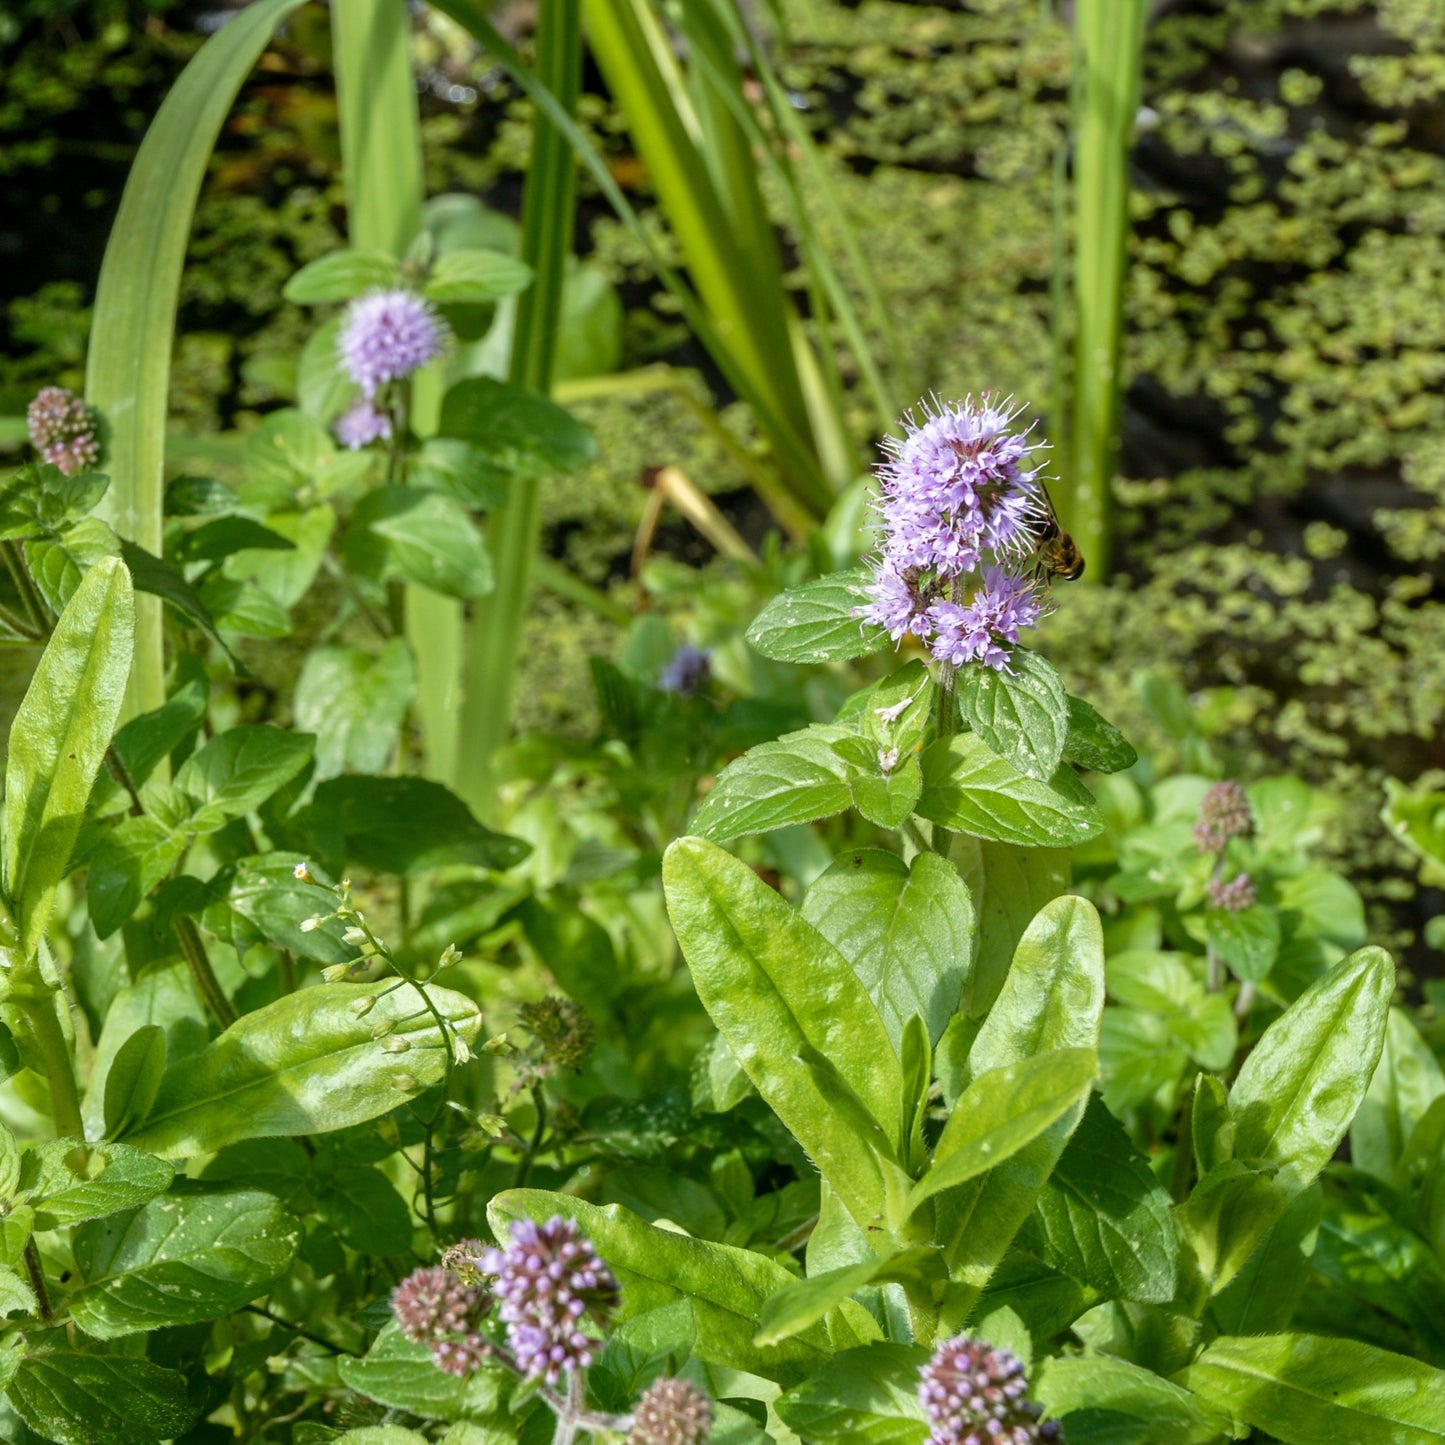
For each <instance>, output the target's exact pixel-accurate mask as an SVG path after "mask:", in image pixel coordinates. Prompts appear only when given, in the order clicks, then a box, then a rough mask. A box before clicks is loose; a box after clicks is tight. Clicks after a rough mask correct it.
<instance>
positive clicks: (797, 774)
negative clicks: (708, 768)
mask: <svg viewBox="0 0 1445 1445" xmlns="http://www.w3.org/2000/svg"><path fill="white" fill-rule="evenodd" d="M851 737H853V734H852V733H851V732H850V731H849V730H848V729H847V728H843V727H839V726H837V725H823V724H814V725H813V726H812V727H808V728H804V729H802V731H800V732H795V733H786V734H784V736H782V737H780V738H779V739H778V740H777V741H776V742H771V743H762V744H760V745H759V746H758V747H755V748H750V749H749V750H748V751H747V752H746V753H744V754H743V756H742V757H740V758H738V759H736V760H735V761H733V762H731V763H729V764H728V765H727V767H725V768H724V769H723V770H722V772H721V773H719V774H718V778H717V782H716V783H715V784H714V785H713V788H712V791H711V792H710V793H708V795H707V797H706V798H705V799H704V800H703V804H702V807H700V808H699V809H698V810H697V816H696V817H695V818H694V819H693V822H692V826H693V829H694V830H695V831H696V833H697V834H698V836H699V837H703V838H736V837H737V836H738V835H739V834H742V833H763V832H766V831H767V830H768V829H770V828H783V827H786V826H787V825H788V824H790V823H811V822H813V821H815V820H816V819H818V818H828V817H831V816H832V815H833V814H834V813H841V812H844V811H845V810H846V809H848V808H850V807H851V806H852V805H853V792H852V787H851V783H852V780H853V777H854V776H855V773H856V769H854V768H853V767H852V765H851V764H849V763H848V762H846V761H845V760H844V759H843V758H842V757H840V756H839V754H838V753H837V752H836V751H835V749H834V747H833V744H834V743H837V742H841V741H843V740H844V739H846V738H851Z"/></svg>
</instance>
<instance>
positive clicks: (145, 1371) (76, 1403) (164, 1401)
mask: <svg viewBox="0 0 1445 1445" xmlns="http://www.w3.org/2000/svg"><path fill="white" fill-rule="evenodd" d="M6 1398H7V1399H8V1400H9V1402H10V1403H11V1404H12V1405H13V1406H14V1407H15V1411H16V1413H17V1414H18V1415H19V1416H20V1418H21V1419H22V1420H24V1421H25V1423H26V1424H27V1425H29V1426H30V1428H31V1429H32V1430H34V1431H35V1433H36V1434H37V1435H40V1436H42V1437H43V1438H44V1439H46V1440H52V1441H55V1442H57V1445H143V1442H146V1441H153V1440H170V1439H173V1438H174V1437H176V1436H180V1435H183V1434H185V1432H186V1431H187V1430H189V1429H190V1428H191V1426H192V1425H193V1424H194V1423H195V1420H196V1417H197V1416H198V1415H199V1414H200V1408H199V1402H196V1401H193V1400H192V1399H191V1396H190V1393H189V1390H188V1388H187V1385H186V1377H185V1376H184V1375H182V1374H179V1373H177V1372H176V1371H175V1370H166V1369H162V1368H161V1366H160V1365H153V1364H151V1362H150V1361H149V1360H136V1359H129V1358H126V1357H125V1356H122V1355H97V1354H93V1353H82V1352H81V1351H79V1350H43V1349H42V1350H35V1351H34V1352H33V1353H31V1354H29V1355H27V1356H26V1357H25V1359H24V1360H22V1361H21V1362H20V1367H19V1368H18V1369H17V1370H16V1371H15V1375H14V1377H13V1378H12V1379H11V1381H10V1385H9V1388H8V1390H7V1391H6Z"/></svg>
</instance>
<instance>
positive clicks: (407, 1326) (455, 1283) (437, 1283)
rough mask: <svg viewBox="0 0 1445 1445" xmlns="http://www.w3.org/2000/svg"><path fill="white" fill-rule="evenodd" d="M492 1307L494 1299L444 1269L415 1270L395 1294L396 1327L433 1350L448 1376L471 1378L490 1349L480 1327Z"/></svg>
mask: <svg viewBox="0 0 1445 1445" xmlns="http://www.w3.org/2000/svg"><path fill="white" fill-rule="evenodd" d="M491 1307H492V1298H491V1295H490V1293H489V1292H488V1291H487V1290H486V1289H485V1288H484V1287H483V1286H482V1285H481V1284H479V1283H477V1282H476V1281H475V1280H469V1279H467V1278H464V1277H463V1275H462V1274H460V1273H458V1272H457V1271H456V1270H454V1269H451V1268H448V1267H447V1265H446V1264H445V1263H443V1264H439V1265H428V1266H425V1267H424V1268H422V1269H417V1270H413V1271H412V1272H411V1273H410V1274H409V1275H407V1277H406V1278H405V1279H404V1280H402V1282H401V1283H400V1284H399V1285H397V1287H396V1288H395V1289H394V1290H393V1291H392V1292H391V1314H392V1318H393V1319H394V1320H395V1321H396V1327H397V1329H399V1330H400V1331H401V1333H402V1334H403V1335H405V1336H406V1338H407V1339H409V1340H410V1341H411V1342H412V1343H413V1344H414V1345H430V1346H431V1357H432V1361H433V1363H434V1364H435V1365H436V1366H437V1368H438V1369H440V1370H445V1371H446V1372H447V1373H448V1374H449V1375H461V1376H466V1375H470V1374H471V1373H472V1371H474V1370H475V1369H476V1368H477V1367H478V1365H480V1364H481V1362H482V1361H483V1360H484V1359H485V1358H486V1356H487V1353H488V1351H489V1349H490V1346H489V1345H488V1343H487V1341H486V1339H485V1338H484V1337H483V1336H482V1335H481V1333H480V1332H479V1331H478V1329H477V1326H478V1325H479V1324H480V1323H481V1322H482V1320H483V1319H484V1318H485V1317H486V1315H487V1313H488V1311H489V1310H490V1309H491Z"/></svg>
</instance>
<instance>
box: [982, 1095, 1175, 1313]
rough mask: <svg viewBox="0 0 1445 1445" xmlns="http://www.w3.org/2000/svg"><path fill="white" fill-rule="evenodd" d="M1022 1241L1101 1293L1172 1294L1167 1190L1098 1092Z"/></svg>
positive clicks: (1166, 1297) (1146, 1298)
mask: <svg viewBox="0 0 1445 1445" xmlns="http://www.w3.org/2000/svg"><path fill="white" fill-rule="evenodd" d="M985 1077H986V1076H985ZM964 1097H965V1099H966V1098H967V1095H965V1096H964ZM960 1102H962V1101H960ZM1023 1243H1024V1245H1025V1247H1026V1248H1030V1249H1031V1250H1032V1252H1033V1253H1034V1254H1037V1255H1038V1256H1039V1257H1040V1258H1041V1259H1043V1260H1044V1261H1045V1263H1048V1264H1052V1265H1053V1266H1054V1267H1055V1268H1056V1269H1058V1270H1060V1271H1062V1272H1063V1273H1064V1274H1067V1275H1069V1276H1071V1277H1072V1278H1074V1279H1077V1280H1079V1281H1080V1282H1081V1283H1083V1284H1087V1285H1089V1286H1090V1287H1091V1288H1093V1289H1095V1290H1098V1291H1099V1293H1100V1295H1101V1296H1102V1297H1103V1298H1104V1299H1129V1300H1137V1301H1140V1302H1141V1303H1152V1304H1168V1303H1169V1302H1170V1301H1171V1300H1172V1299H1173V1298H1174V1292H1175V1289H1176V1288H1177V1286H1178V1257H1179V1235H1178V1232H1177V1231H1176V1229H1175V1227H1174V1218H1173V1215H1172V1213H1171V1211H1170V1200H1169V1195H1168V1193H1167V1191H1166V1190H1165V1189H1164V1187H1163V1186H1162V1185H1161V1184H1160V1183H1159V1181H1158V1180H1157V1179H1156V1178H1155V1177H1154V1171H1153V1170H1152V1169H1150V1167H1149V1161H1148V1160H1147V1159H1145V1158H1144V1156H1143V1155H1142V1154H1140V1153H1139V1151H1138V1150H1137V1149H1135V1148H1134V1146H1133V1144H1132V1143H1131V1142H1130V1140H1129V1136H1128V1134H1127V1133H1126V1132H1125V1130H1124V1126H1123V1125H1122V1124H1120V1123H1119V1121H1118V1120H1117V1119H1116V1118H1114V1116H1113V1115H1112V1114H1111V1113H1110V1112H1109V1111H1108V1109H1107V1108H1105V1106H1104V1101H1103V1100H1102V1099H1101V1098H1099V1096H1098V1095H1097V1094H1095V1095H1091V1096H1090V1098H1089V1103H1088V1107H1087V1108H1086V1109H1085V1110H1084V1117H1083V1118H1082V1119H1081V1120H1080V1121H1079V1127H1078V1128H1077V1129H1076V1130H1075V1131H1074V1132H1073V1134H1072V1135H1071V1136H1070V1138H1069V1142H1068V1143H1067V1144H1066V1145H1065V1146H1064V1152H1063V1153H1062V1154H1061V1155H1060V1156H1059V1162H1058V1164H1056V1165H1055V1166H1054V1172H1053V1175H1052V1176H1051V1177H1050V1179H1049V1182H1048V1184H1047V1185H1046V1186H1045V1187H1044V1192H1043V1193H1042V1194H1041V1195H1040V1196H1039V1202H1038V1205H1037V1206H1036V1208H1035V1210H1034V1216H1033V1218H1032V1220H1031V1221H1030V1222H1029V1225H1028V1226H1027V1227H1026V1230H1025V1235H1024V1240H1023Z"/></svg>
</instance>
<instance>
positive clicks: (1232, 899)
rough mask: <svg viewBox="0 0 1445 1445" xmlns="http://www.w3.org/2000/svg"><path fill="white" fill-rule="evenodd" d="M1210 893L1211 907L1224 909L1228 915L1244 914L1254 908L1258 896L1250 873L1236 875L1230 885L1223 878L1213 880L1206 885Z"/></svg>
mask: <svg viewBox="0 0 1445 1445" xmlns="http://www.w3.org/2000/svg"><path fill="white" fill-rule="evenodd" d="M1206 886H1207V889H1208V892H1209V906H1210V907H1211V908H1223V909H1224V910H1225V911H1226V912H1228V913H1243V912H1244V910H1245V909H1246V908H1253V907H1254V905H1255V900H1256V898H1257V897H1258V894H1257V892H1256V890H1255V886H1254V879H1253V878H1251V877H1250V876H1249V874H1248V873H1236V874H1235V875H1234V877H1233V878H1231V879H1230V880H1229V882H1228V883H1226V882H1225V881H1224V879H1222V878H1211V879H1210V880H1209V882H1208V884H1207V885H1206Z"/></svg>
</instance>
